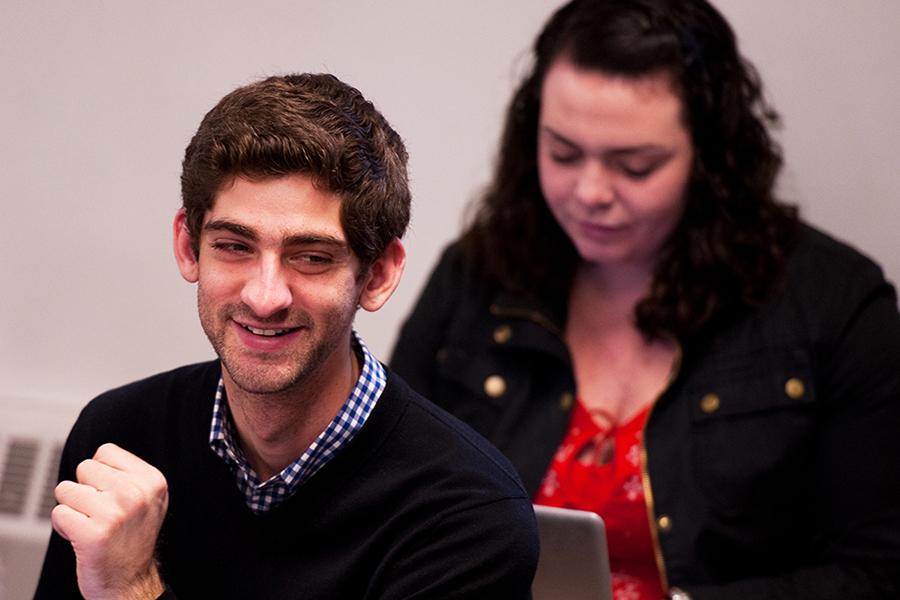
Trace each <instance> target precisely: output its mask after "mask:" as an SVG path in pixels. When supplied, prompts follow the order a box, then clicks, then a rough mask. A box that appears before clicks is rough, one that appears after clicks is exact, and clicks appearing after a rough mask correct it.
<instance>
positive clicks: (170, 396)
mask: <svg viewBox="0 0 900 600" xmlns="http://www.w3.org/2000/svg"><path fill="white" fill-rule="evenodd" d="M219 375H220V366H219V363H218V362H209V363H202V364H198V365H192V366H188V367H182V368H180V369H177V370H174V371H171V372H168V373H163V374H160V375H156V376H154V377H150V378H148V379H145V380H142V381H139V382H136V383H132V384H130V385H126V386H124V387H121V388H118V389H115V390H112V391H110V392H107V393H105V394H103V395H101V396H99V397H98V398H96V399H95V400H93V401H92V402H91V403H90V404H89V405H88V406H87V407H86V408H85V409H84V411H83V412H82V413H81V415H80V417H79V418H78V421H77V422H76V424H75V426H74V428H73V430H72V432H71V434H70V436H69V439H68V441H67V443H66V447H65V450H64V452H63V458H62V463H61V466H60V477H61V479H74V474H75V467H76V466H77V465H78V463H79V462H80V461H81V460H84V459H85V458H89V457H91V456H92V455H93V453H94V451H95V450H96V448H97V447H98V446H99V445H100V444H102V443H104V442H114V443H116V444H118V445H119V446H121V447H123V448H125V449H127V450H129V451H130V452H133V453H134V454H136V455H137V456H139V457H141V458H142V459H144V460H145V461H147V462H149V463H151V464H153V465H154V466H156V467H157V468H158V469H159V470H160V471H162V473H163V474H164V475H165V477H166V480H167V482H168V485H169V511H168V514H167V516H166V520H165V522H164V524H163V527H162V531H161V533H160V537H159V541H158V551H157V553H158V558H159V563H160V565H161V570H162V576H163V578H164V580H165V582H166V584H167V585H168V586H169V588H170V593H169V595H170V596H172V597H174V596H177V597H179V598H278V599H290V598H307V599H309V598H314V599H319V598H334V599H356V598H360V599H374V598H379V599H388V598H423V599H425V598H428V599H440V598H505V599H506V598H508V599H516V598H528V597H530V596H529V590H530V586H531V579H532V576H533V573H534V568H535V563H536V560H537V552H538V548H537V530H536V525H535V522H534V516H533V513H532V508H531V501H530V499H529V497H528V495H527V494H526V492H525V491H524V489H523V488H522V485H521V483H520V481H519V478H518V476H517V475H516V474H515V471H514V469H513V468H512V467H511V466H510V464H509V463H508V462H507V460H506V459H505V458H504V457H503V456H502V455H501V454H500V453H499V452H498V451H497V450H495V449H494V448H493V447H492V446H491V445H489V444H488V443H487V442H486V441H485V440H484V439H483V438H481V437H480V436H478V435H477V434H475V433H474V432H472V431H471V430H470V429H469V428H468V427H466V426H465V425H463V424H462V423H461V422H459V421H457V420H456V419H455V418H453V417H451V416H449V415H448V414H447V413H445V412H443V411H442V410H441V409H439V408H437V407H435V406H434V405H433V404H431V403H430V402H428V401H427V400H425V399H423V398H422V397H421V396H419V395H418V394H416V393H415V392H413V391H412V390H411V389H410V388H409V387H408V386H407V385H406V383H404V382H403V381H402V380H401V379H400V378H399V377H398V376H396V375H394V374H392V373H388V383H387V387H386V389H385V390H384V393H383V394H382V396H381V398H380V399H379V401H378V404H377V406H376V407H375V409H374V411H373V412H372V414H371V415H370V417H369V419H368V421H367V422H366V424H365V426H364V427H363V428H362V430H361V431H360V432H359V433H358V434H357V435H356V437H354V438H353V439H352V440H351V441H350V442H349V443H348V444H347V445H346V446H345V447H344V448H342V449H341V451H340V452H339V454H338V455H337V456H336V457H335V458H334V459H333V460H332V461H331V462H329V463H328V464H327V465H325V467H324V468H322V470H320V471H319V472H318V473H316V475H314V476H313V477H312V478H311V479H310V480H309V481H307V482H306V483H304V484H303V485H302V486H301V487H300V488H299V489H298V490H297V492H296V493H295V494H294V496H292V497H291V498H289V499H288V500H286V501H285V502H284V504H282V505H281V506H279V507H277V508H275V509H273V510H271V511H270V512H268V513H264V514H254V513H253V512H252V511H251V510H250V509H249V508H248V507H247V505H246V504H245V503H244V498H243V496H242V494H241V492H240V491H239V490H238V488H237V484H236V482H235V479H234V475H233V474H232V473H231V471H230V470H229V469H228V467H227V466H226V465H225V463H224V462H223V461H222V460H221V459H220V458H219V457H218V456H216V455H215V454H214V453H213V451H212V450H210V448H209V441H208V440H209V428H210V419H211V414H212V404H213V398H214V394H215V388H216V384H217V382H218V379H219ZM78 597H80V596H79V594H78V588H77V582H76V578H75V566H74V554H73V552H72V549H71V546H70V545H69V543H68V542H66V541H65V540H63V539H62V538H61V537H60V536H59V535H57V534H56V533H53V535H52V536H51V539H50V545H49V548H48V552H47V556H46V559H45V562H44V567H43V572H42V574H41V578H40V582H39V585H38V590H37V593H36V596H35V598H38V599H44V598H48V599H49V598H53V599H59V598H78Z"/></svg>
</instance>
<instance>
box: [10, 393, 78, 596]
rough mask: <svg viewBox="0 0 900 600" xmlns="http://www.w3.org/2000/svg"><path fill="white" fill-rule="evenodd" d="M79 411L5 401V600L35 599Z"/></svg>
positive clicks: (33, 403) (35, 403) (57, 406)
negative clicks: (64, 456) (66, 448)
mask: <svg viewBox="0 0 900 600" xmlns="http://www.w3.org/2000/svg"><path fill="white" fill-rule="evenodd" d="M76 412H77V409H76V408H69V407H65V406H60V405H52V404H48V403H41V402H36V401H27V402H26V401H21V400H8V399H4V398H0V600H27V599H30V598H31V597H32V596H33V595H34V586H35V584H36V583H37V577H38V574H39V573H40V568H41V560H42V559H43V556H44V550H45V548H46V545H47V540H48V539H49V537H50V531H51V526H50V511H52V510H53V507H54V506H56V499H55V498H54V497H53V489H54V488H55V487H56V477H57V473H58V471H59V457H60V454H61V453H62V447H63V442H64V440H65V437H66V435H67V434H68V432H69V428H70V427H71V425H72V423H73V422H74V421H75V416H76Z"/></svg>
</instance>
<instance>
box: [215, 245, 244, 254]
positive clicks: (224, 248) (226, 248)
mask: <svg viewBox="0 0 900 600" xmlns="http://www.w3.org/2000/svg"><path fill="white" fill-rule="evenodd" d="M212 247H213V248H214V249H215V250H218V251H220V252H228V253H231V254H243V253H246V252H249V251H250V248H248V247H247V245H246V244H240V243H238V242H213V244H212Z"/></svg>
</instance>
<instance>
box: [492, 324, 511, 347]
mask: <svg viewBox="0 0 900 600" xmlns="http://www.w3.org/2000/svg"><path fill="white" fill-rule="evenodd" d="M511 337H512V327H510V326H509V325H499V326H498V327H497V328H496V329H495V330H494V341H495V342H497V343H498V344H505V343H506V342H508V341H509V338H511Z"/></svg>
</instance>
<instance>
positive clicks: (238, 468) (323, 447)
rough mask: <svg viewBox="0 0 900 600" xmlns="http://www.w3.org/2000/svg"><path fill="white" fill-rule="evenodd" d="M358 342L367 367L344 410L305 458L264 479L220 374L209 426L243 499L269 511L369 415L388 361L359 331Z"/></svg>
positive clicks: (255, 508)
mask: <svg viewBox="0 0 900 600" xmlns="http://www.w3.org/2000/svg"><path fill="white" fill-rule="evenodd" d="M353 347H354V350H355V351H356V352H357V355H361V358H362V359H363V360H362V369H361V370H360V374H359V379H358V380H357V381H356V385H355V386H354V388H353V390H352V391H351V392H350V395H349V396H348V397H347V400H346V401H345V402H344V405H343V406H342V407H341V410H340V411H338V414H337V415H336V416H335V417H334V419H332V421H331V423H329V424H328V426H327V427H326V428H325V430H324V431H322V433H320V434H319V437H317V438H316V439H315V440H314V441H313V443H312V444H310V446H309V448H307V449H306V451H305V452H304V453H303V454H302V455H301V456H300V458H298V459H297V460H295V461H294V462H292V463H291V464H289V465H288V466H286V467H285V468H284V469H283V470H282V471H281V472H280V473H277V474H276V475H273V476H272V477H270V478H269V479H267V480H266V481H262V482H261V481H260V480H259V478H258V477H257V475H256V472H255V471H254V470H253V468H252V467H251V466H250V463H248V462H247V458H246V456H245V455H244V452H243V451H242V450H241V447H240V445H239V444H238V442H237V440H236V437H235V433H234V424H233V423H232V421H231V417H230V415H229V414H228V403H227V402H225V386H224V383H223V380H222V378H221V377H220V378H219V385H218V387H217V389H216V399H215V403H214V404H213V414H212V425H211V427H210V431H209V446H210V448H212V450H213V452H215V453H216V454H218V455H219V456H220V457H221V458H222V460H224V461H225V463H226V464H227V465H228V466H229V468H230V469H231V471H232V472H233V473H234V475H235V478H236V479H237V486H238V489H240V490H241V492H243V494H244V500H245V501H246V503H247V506H249V507H250V510H252V511H253V512H255V513H262V512H266V511H268V510H271V509H272V508H275V507H276V506H278V505H279V504H280V503H281V502H283V501H284V500H286V499H287V498H289V497H290V496H291V495H292V494H293V493H294V492H296V491H297V488H298V487H299V486H300V485H301V484H302V483H303V482H304V481H306V480H307V479H309V478H310V477H312V476H313V475H314V474H315V473H316V472H317V471H318V470H319V469H321V468H322V467H323V466H325V464H327V463H328V461H330V460H331V459H332V458H334V456H335V455H336V454H337V453H338V450H340V448H341V447H342V446H343V445H344V444H346V443H347V442H349V441H350V440H351V439H353V436H355V435H356V433H357V432H358V431H359V430H360V429H361V428H362V426H363V425H364V424H365V422H366V419H368V418H369V415H370V414H371V413H372V409H373V408H375V404H376V403H377V402H378V398H379V397H380V396H381V392H383V391H384V387H385V385H386V381H387V378H386V376H385V372H384V367H382V366H381V363H379V362H378V361H377V360H375V357H374V356H372V354H371V353H370V352H369V349H368V348H366V345H365V344H364V343H363V341H362V339H360V337H359V335H358V334H357V333H356V332H355V331H354V332H353Z"/></svg>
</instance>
